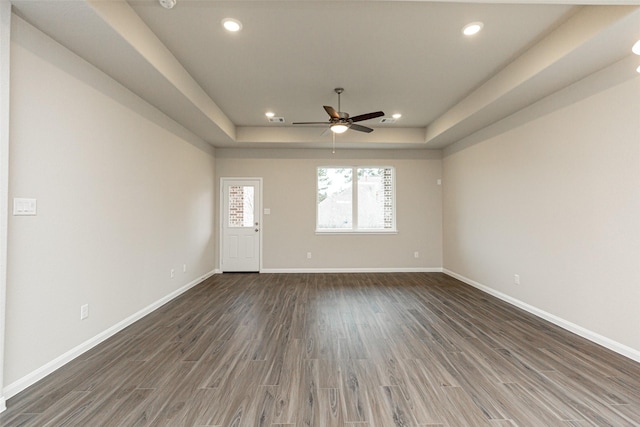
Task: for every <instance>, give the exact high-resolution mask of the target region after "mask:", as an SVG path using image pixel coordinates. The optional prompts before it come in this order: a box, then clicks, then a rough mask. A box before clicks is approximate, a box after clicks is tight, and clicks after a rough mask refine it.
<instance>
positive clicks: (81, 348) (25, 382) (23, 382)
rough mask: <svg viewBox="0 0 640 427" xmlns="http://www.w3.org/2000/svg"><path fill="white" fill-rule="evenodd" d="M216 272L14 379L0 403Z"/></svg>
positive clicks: (211, 272) (5, 390) (198, 279)
mask: <svg viewBox="0 0 640 427" xmlns="http://www.w3.org/2000/svg"><path fill="white" fill-rule="evenodd" d="M214 274H215V270H214V271H210V272H208V273H206V274H204V275H202V276H200V277H198V278H197V279H195V280H193V281H191V282H189V283H187V284H186V285H184V286H183V287H181V288H179V289H176V290H175V291H173V292H171V293H170V294H168V295H166V296H164V297H162V298H160V299H159V300H157V301H155V302H154V303H152V304H151V305H148V306H147V307H145V308H143V309H142V310H140V311H138V312H137V313H134V314H132V315H131V316H129V317H127V318H126V319H124V320H122V321H121V322H118V323H116V324H115V325H113V326H112V327H110V328H109V329H107V330H105V331H103V332H101V333H99V334H98V335H96V336H95V337H93V338H91V339H89V340H87V341H85V342H83V343H82V344H80V345H78V346H77V347H74V348H72V349H71V350H69V351H67V352H66V353H64V354H63V355H61V356H59V357H57V358H55V359H53V360H52V361H50V362H49V363H47V364H45V365H44V366H41V367H40V368H38V369H36V370H35V371H33V372H31V373H30V374H28V375H25V376H24V377H22V378H20V379H19V380H17V381H14V382H13V383H11V384H9V385H7V386H6V387H5V388H4V389H3V394H4V398H2V401H0V403H2V404H4V403H5V402H4V399H9V398H11V397H13V396H15V395H16V394H18V393H20V392H21V391H22V390H24V389H26V388H27V387H29V386H31V385H33V384H35V383H36V382H38V381H40V380H41V379H42V378H44V377H46V376H47V375H49V374H51V373H52V372H54V371H55V370H56V369H59V368H61V367H62V366H64V365H65V364H67V363H69V362H70V361H72V360H73V359H75V358H76V357H78V356H80V355H81V354H82V353H84V352H86V351H88V350H90V349H92V348H93V347H95V346H96V345H98V344H100V343H101V342H103V341H104V340H106V339H107V338H110V337H112V336H113V335H115V334H117V333H118V332H120V331H121V330H123V329H124V328H126V327H127V326H129V325H131V324H133V323H134V322H136V321H138V320H140V319H142V318H143V317H144V316H146V315H147V314H149V313H151V312H153V311H154V310H156V309H158V308H160V307H161V306H163V305H164V304H166V303H167V302H169V301H171V300H172V299H174V298H176V297H178V296H179V295H181V294H183V293H185V292H186V291H188V290H189V289H191V288H193V287H194V286H196V285H197V284H199V283H201V282H202V281H203V280H205V279H208V278H209V277H211V276H212V275H214ZM0 412H2V409H0Z"/></svg>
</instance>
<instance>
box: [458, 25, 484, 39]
mask: <svg viewBox="0 0 640 427" xmlns="http://www.w3.org/2000/svg"><path fill="white" fill-rule="evenodd" d="M482 27H484V24H483V23H482V22H472V23H470V24H467V25H465V26H464V28H463V29H462V34H464V35H465V36H472V35H474V34H478V33H479V32H480V30H481V29H482Z"/></svg>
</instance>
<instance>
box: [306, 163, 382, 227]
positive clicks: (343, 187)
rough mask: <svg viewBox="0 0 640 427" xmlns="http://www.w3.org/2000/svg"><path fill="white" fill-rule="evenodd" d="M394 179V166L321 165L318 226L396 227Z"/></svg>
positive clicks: (318, 190)
mask: <svg viewBox="0 0 640 427" xmlns="http://www.w3.org/2000/svg"><path fill="white" fill-rule="evenodd" d="M354 177H355V180H354ZM393 181H394V169H393V168H391V167H320V168H318V181H317V222H316V228H317V230H318V231H376V232H385V231H387V232H389V231H395V215H394V212H395V207H394V198H395V197H394V182H393Z"/></svg>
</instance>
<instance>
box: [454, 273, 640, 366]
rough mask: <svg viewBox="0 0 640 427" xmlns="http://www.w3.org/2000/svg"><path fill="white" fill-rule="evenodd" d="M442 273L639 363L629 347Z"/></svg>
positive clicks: (472, 281) (639, 353) (515, 300)
mask: <svg viewBox="0 0 640 427" xmlns="http://www.w3.org/2000/svg"><path fill="white" fill-rule="evenodd" d="M442 272H443V273H445V274H447V275H449V276H451V277H454V278H456V279H458V280H460V281H461V282H464V283H466V284H468V285H471V286H473V287H474V288H477V289H480V290H481V291H483V292H486V293H488V294H489V295H493V296H494V297H496V298H499V299H501V300H502V301H505V302H508V303H509V304H511V305H514V306H516V307H518V308H521V309H523V310H524V311H527V312H529V313H531V314H533V315H535V316H537V317H540V318H542V319H544V320H547V321H549V322H551V323H553V324H554V325H557V326H559V327H561V328H562V329H566V330H567V331H569V332H573V333H574V334H576V335H579V336H581V337H582V338H586V339H588V340H589V341H591V342H594V343H596V344H599V345H601V346H603V347H606V348H608V349H609V350H611V351H615V352H616V353H618V354H621V355H622V356H625V357H628V358H629V359H631V360H635V361H636V362H640V351H638V350H636V349H633V348H631V347H629V346H626V345H624V344H621V343H619V342H617V341H614V340H612V339H610V338H607V337H605V336H603V335H600V334H598V333H595V332H593V331H591V330H589V329H586V328H583V327H582V326H580V325H576V324H575V323H572V322H569V321H567V320H565V319H562V318H561V317H558V316H556V315H554V314H551V313H547V312H546V311H544V310H541V309H539V308H537V307H534V306H532V305H529V304H527V303H525V302H522V301H520V300H518V299H516V298H513V297H511V296H509V295H507V294H503V293H502V292H499V291H496V290H495V289H493V288H490V287H488V286H486V285H483V284H481V283H478V282H476V281H475V280H471V279H469V278H468V277H465V276H462V275H460V274H458V273H455V272H453V271H451V270H447V269H446V268H444V269H443V270H442Z"/></svg>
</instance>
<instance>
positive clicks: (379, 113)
mask: <svg viewBox="0 0 640 427" xmlns="http://www.w3.org/2000/svg"><path fill="white" fill-rule="evenodd" d="M325 108H327V107H325ZM382 116H384V113H383V112H382V111H376V112H375V113H367V114H360V115H359V116H354V117H351V119H350V120H351V121H352V122H361V121H363V120H369V119H375V118H376V117H382Z"/></svg>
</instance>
